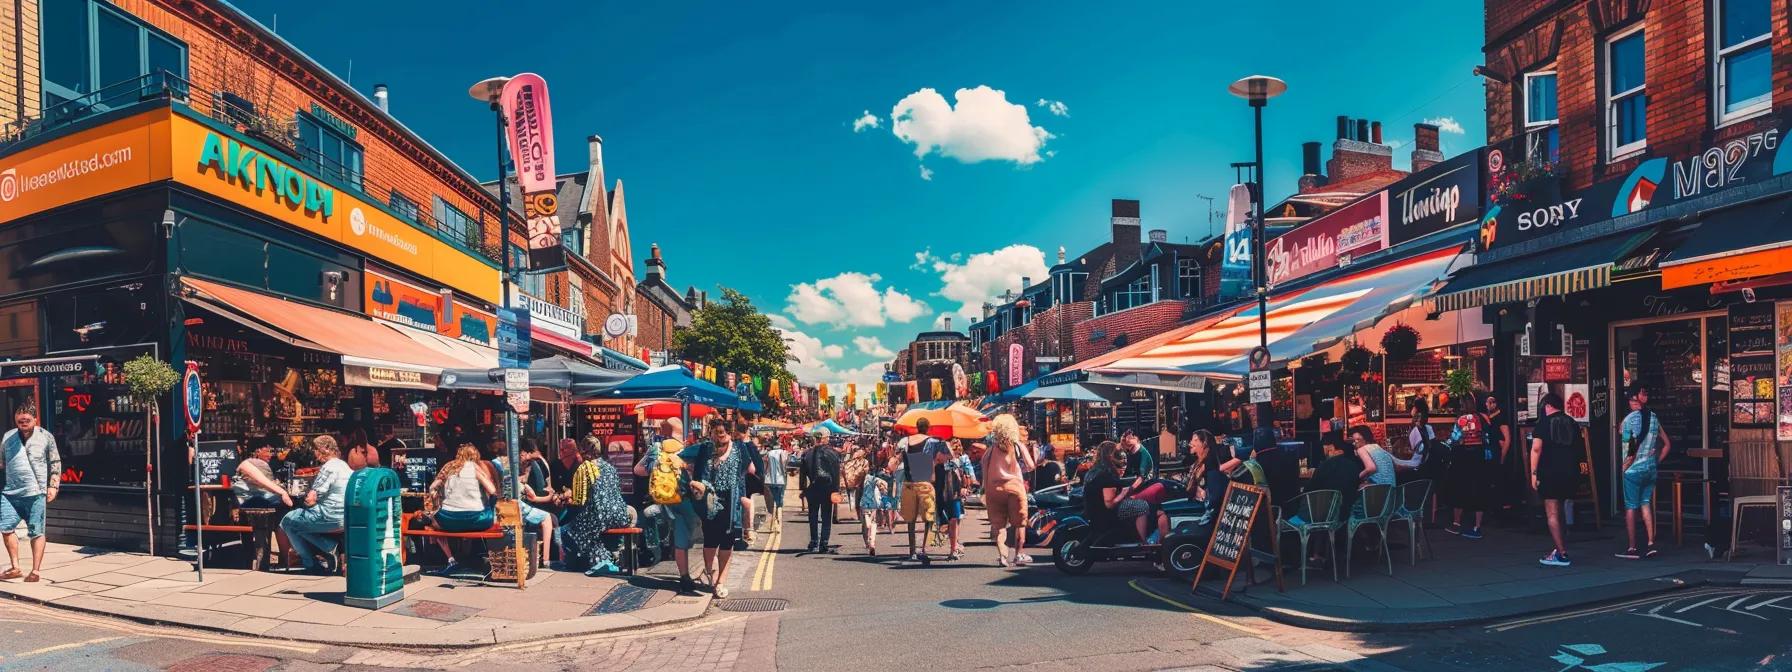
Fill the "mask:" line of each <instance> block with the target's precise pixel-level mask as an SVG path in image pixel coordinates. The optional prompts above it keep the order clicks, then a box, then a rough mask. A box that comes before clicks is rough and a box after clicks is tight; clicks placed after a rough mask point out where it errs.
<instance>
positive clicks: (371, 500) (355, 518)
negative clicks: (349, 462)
mask: <svg viewBox="0 0 1792 672" xmlns="http://www.w3.org/2000/svg"><path fill="white" fill-rule="evenodd" d="M403 508H404V507H403V506H402V504H401V503H400V498H399V488H398V473H397V472H394V471H392V470H391V469H383V468H368V469H362V470H360V471H357V472H355V474H354V475H353V476H350V477H349V479H348V511H347V512H346V513H345V517H344V520H343V527H344V528H345V531H344V532H343V544H344V545H345V546H346V547H347V548H346V552H347V554H348V593H347V594H346V595H344V596H343V599H342V602H343V604H347V605H348V606H351V607H361V608H363V609H379V608H380V607H384V606H386V605H388V604H392V603H393V602H397V601H399V600H401V599H404V564H403V563H402V562H401V561H400V560H399V544H402V543H404V527H403V523H402V520H401V518H400V516H401V515H402V512H403Z"/></svg>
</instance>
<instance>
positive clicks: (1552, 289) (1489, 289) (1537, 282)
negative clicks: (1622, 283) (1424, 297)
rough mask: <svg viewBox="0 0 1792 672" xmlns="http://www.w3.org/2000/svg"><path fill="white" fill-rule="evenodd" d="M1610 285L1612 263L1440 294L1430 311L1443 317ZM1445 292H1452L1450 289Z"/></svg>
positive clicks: (1434, 299)
mask: <svg viewBox="0 0 1792 672" xmlns="http://www.w3.org/2000/svg"><path fill="white" fill-rule="evenodd" d="M1610 284H1612V265H1611V263H1610V262H1606V263H1603V264H1599V265H1596V266H1589V267H1586V268H1577V269H1574V270H1571V271H1558V272H1555V273H1550V274H1547V275H1541V276H1537V277H1531V278H1524V279H1521V280H1512V281H1509V282H1502V283H1499V284H1497V285H1488V286H1485V287H1475V288H1473V289H1465V290H1461V291H1455V292H1449V293H1447V294H1439V295H1437V296H1434V297H1432V298H1431V301H1430V310H1431V312H1432V313H1434V314H1441V313H1446V312H1449V311H1452V310H1462V309H1464V308H1475V307H1478V306H1491V305H1494V304H1500V303H1516V302H1519V301H1529V300H1531V299H1535V298H1537V297H1539V296H1560V295H1563V294H1568V293H1571V292H1584V291H1586V290H1589V289H1598V288H1600V287H1605V286H1607V285H1610ZM1444 289H1445V291H1449V287H1447V286H1446V287H1445V288H1444Z"/></svg>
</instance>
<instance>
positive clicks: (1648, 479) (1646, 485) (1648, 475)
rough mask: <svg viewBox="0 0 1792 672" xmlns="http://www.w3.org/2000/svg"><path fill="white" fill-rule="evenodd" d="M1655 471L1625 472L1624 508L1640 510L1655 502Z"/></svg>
mask: <svg viewBox="0 0 1792 672" xmlns="http://www.w3.org/2000/svg"><path fill="white" fill-rule="evenodd" d="M1655 480H1656V479H1655V470H1654V469H1650V470H1648V471H1643V472H1635V471H1626V472H1624V508H1625V509H1631V510H1634V509H1640V508H1643V507H1645V506H1648V505H1650V504H1653V503H1654V502H1655Z"/></svg>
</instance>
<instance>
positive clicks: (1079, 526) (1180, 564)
mask: <svg viewBox="0 0 1792 672" xmlns="http://www.w3.org/2000/svg"><path fill="white" fill-rule="evenodd" d="M1158 482H1159V483H1161V484H1163V486H1164V487H1165V488H1168V489H1169V493H1168V494H1169V497H1170V498H1169V499H1168V500H1166V501H1165V502H1164V503H1163V504H1162V506H1161V507H1160V509H1161V510H1162V511H1164V512H1165V513H1167V514H1168V515H1169V517H1170V534H1169V536H1168V537H1165V538H1164V539H1161V540H1160V541H1159V543H1154V544H1147V543H1144V542H1143V541H1141V540H1140V539H1139V538H1138V533H1137V532H1136V531H1134V529H1133V527H1132V526H1131V525H1117V526H1113V527H1111V528H1107V529H1100V530H1098V529H1096V526H1095V525H1093V524H1091V523H1090V521H1089V520H1088V517H1087V516H1086V515H1085V514H1084V513H1083V507H1082V501H1081V500H1082V497H1081V494H1082V493H1081V492H1080V491H1079V492H1076V493H1075V494H1076V496H1075V497H1074V498H1073V499H1074V500H1075V503H1074V505H1072V504H1071V503H1069V499H1072V498H1070V497H1066V499H1065V500H1063V501H1064V504H1063V505H1062V506H1059V507H1056V508H1045V507H1041V510H1040V511H1039V512H1037V513H1036V514H1034V520H1033V521H1032V522H1031V523H1030V524H1029V525H1028V530H1029V544H1030V545H1033V546H1036V547H1039V548H1050V549H1052V564H1053V565H1054V566H1056V567H1057V568H1058V571H1060V572H1063V573H1065V574H1070V575H1073V576H1074V575H1080V574H1086V573H1088V571H1089V569H1090V568H1092V567H1094V566H1095V563H1096V562H1112V561H1128V560H1130V561H1150V562H1153V563H1156V564H1160V565H1162V566H1163V568H1164V569H1165V570H1166V571H1169V572H1171V573H1172V574H1175V575H1177V576H1182V577H1193V576H1194V574H1195V571H1196V570H1197V569H1199V568H1200V566H1201V559H1202V557H1203V556H1204V555H1205V554H1206V551H1207V538H1208V536H1209V535H1210V533H1211V527H1210V526H1209V525H1208V524H1207V523H1208V521H1209V519H1210V518H1211V516H1209V515H1208V511H1207V506H1206V504H1205V503H1203V502H1199V501H1194V500H1190V499H1188V493H1187V491H1186V489H1185V488H1184V486H1183V484H1182V483H1181V482H1180V481H1176V480H1174V479H1159V480H1158ZM1041 492H1044V491H1041ZM1034 540H1037V543H1034Z"/></svg>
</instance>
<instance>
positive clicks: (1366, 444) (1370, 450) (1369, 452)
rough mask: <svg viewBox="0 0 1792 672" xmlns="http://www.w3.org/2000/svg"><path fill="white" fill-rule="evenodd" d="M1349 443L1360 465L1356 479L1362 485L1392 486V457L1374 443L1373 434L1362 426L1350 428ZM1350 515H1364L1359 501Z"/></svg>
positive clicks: (1379, 445)
mask: <svg viewBox="0 0 1792 672" xmlns="http://www.w3.org/2000/svg"><path fill="white" fill-rule="evenodd" d="M1350 442H1351V444H1352V445H1354V446H1355V447H1356V456H1357V460H1358V461H1359V463H1360V464H1361V465H1362V471H1361V472H1358V474H1359V475H1358V478H1359V479H1360V480H1361V481H1362V482H1363V484H1364V485H1389V486H1391V485H1393V484H1394V455H1393V454H1392V453H1389V452H1388V451H1387V449H1385V448H1382V447H1381V444H1379V443H1376V442H1375V432H1373V431H1371V430H1370V429H1369V428H1368V427H1365V426H1363V425H1357V426H1355V427H1351V428H1350ZM1350 514H1351V515H1353V516H1363V515H1365V512H1364V511H1363V510H1362V502H1361V501H1360V500H1359V501H1357V502H1356V504H1355V505H1353V506H1352V508H1351V509H1350Z"/></svg>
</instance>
